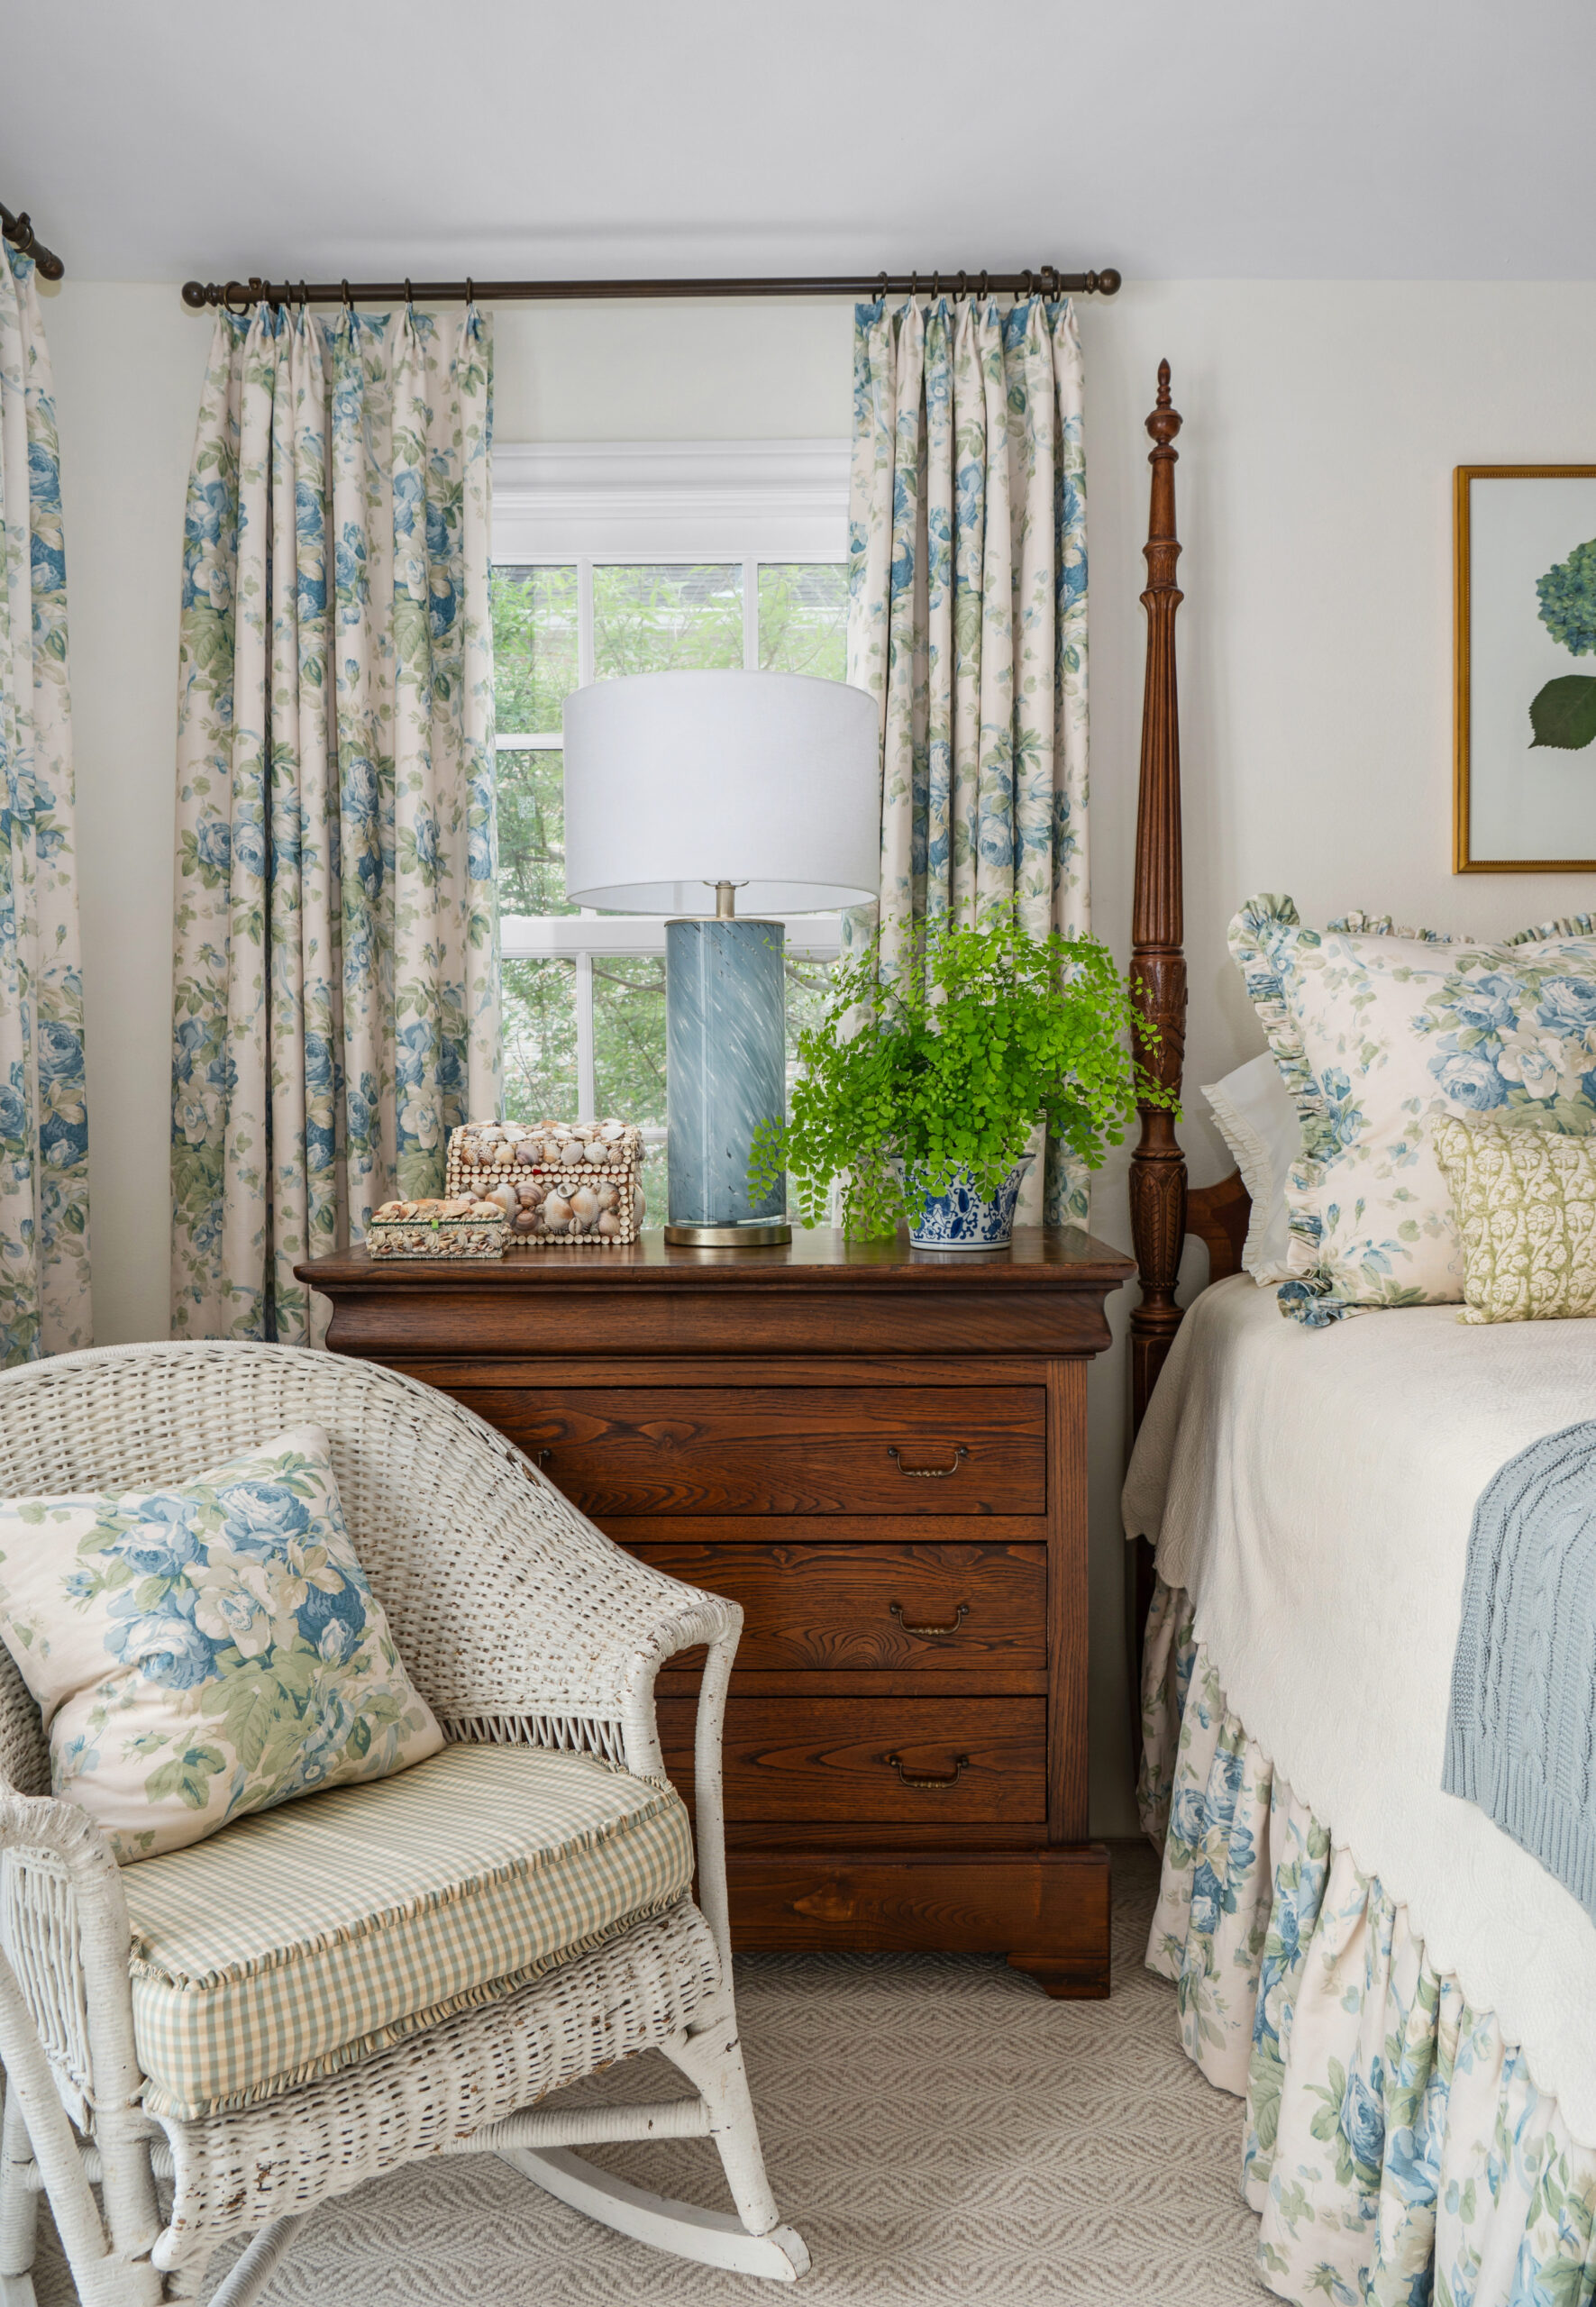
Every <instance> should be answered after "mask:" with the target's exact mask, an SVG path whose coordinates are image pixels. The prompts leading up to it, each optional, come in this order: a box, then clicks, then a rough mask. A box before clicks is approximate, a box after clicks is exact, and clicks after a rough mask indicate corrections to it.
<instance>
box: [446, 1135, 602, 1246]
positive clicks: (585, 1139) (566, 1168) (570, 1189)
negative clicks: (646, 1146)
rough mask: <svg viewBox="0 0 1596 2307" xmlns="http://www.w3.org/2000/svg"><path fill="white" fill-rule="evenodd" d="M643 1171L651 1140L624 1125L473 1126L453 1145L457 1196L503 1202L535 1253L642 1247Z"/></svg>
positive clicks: (451, 1181) (451, 1173)
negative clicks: (555, 1247)
mask: <svg viewBox="0 0 1596 2307" xmlns="http://www.w3.org/2000/svg"><path fill="white" fill-rule="evenodd" d="M642 1168H643V1132H642V1130H641V1129H636V1128H634V1127H633V1126H631V1125H630V1124H629V1123H627V1122H624V1121H583V1122H562V1121H561V1122H556V1121H541V1122H516V1121H505V1122H497V1121H485V1122H475V1121H469V1122H467V1123H466V1124H465V1126H463V1127H462V1128H461V1129H457V1130H454V1131H453V1132H452V1133H451V1135H450V1139H449V1170H448V1187H449V1191H450V1192H451V1194H472V1195H476V1196H478V1197H479V1198H481V1199H486V1200H488V1201H492V1202H497V1205H498V1207H499V1208H501V1209H502V1210H503V1211H504V1213H505V1216H506V1217H507V1218H508V1220H509V1222H510V1228H511V1239H512V1241H515V1242H524V1243H526V1244H528V1245H530V1246H531V1247H532V1248H534V1249H547V1248H549V1247H550V1246H551V1245H552V1244H554V1243H560V1244H565V1243H589V1242H590V1243H593V1244H595V1245H597V1247H598V1248H600V1249H607V1248H616V1249H619V1248H621V1247H623V1246H624V1245H625V1244H626V1243H627V1242H634V1241H635V1240H636V1239H637V1229H638V1227H639V1226H641V1225H642V1223H643V1209H644V1206H645V1205H644V1202H643V1180H642V1177H641V1175H640V1174H639V1173H640V1172H641V1171H642Z"/></svg>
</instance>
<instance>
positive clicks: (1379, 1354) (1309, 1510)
mask: <svg viewBox="0 0 1596 2307" xmlns="http://www.w3.org/2000/svg"><path fill="white" fill-rule="evenodd" d="M1592 1417H1596V1321H1575V1322H1521V1323H1510V1324H1502V1325H1499V1326H1491V1327H1474V1326H1473V1325H1469V1324H1464V1323H1462V1322H1460V1321H1459V1320H1458V1318H1457V1309H1456V1308H1455V1307H1450V1306H1425V1307H1417V1308H1413V1309H1407V1310H1402V1311H1397V1312H1389V1313H1373V1314H1367V1315H1363V1316H1362V1317H1359V1318H1355V1319H1354V1320H1351V1321H1345V1322H1337V1323H1336V1324H1334V1325H1333V1326H1331V1327H1329V1328H1327V1329H1320V1330H1312V1329H1305V1328H1303V1327H1301V1326H1300V1324H1299V1323H1296V1322H1288V1321H1285V1320H1283V1319H1282V1318H1281V1314H1280V1311H1279V1309H1278V1308H1277V1306H1276V1304H1275V1299H1274V1292H1273V1291H1272V1290H1260V1289H1259V1288H1258V1287H1257V1285H1256V1284H1255V1283H1254V1281H1251V1280H1250V1279H1249V1278H1248V1277H1247V1276H1246V1275H1245V1274H1238V1275H1236V1277H1234V1278H1233V1279H1232V1280H1230V1281H1224V1282H1220V1283H1219V1284H1218V1286H1217V1287H1216V1288H1214V1289H1212V1290H1206V1291H1204V1293H1203V1294H1202V1296H1201V1297H1200V1298H1199V1299H1198V1300H1197V1302H1196V1304H1195V1306H1194V1307H1193V1308H1192V1309H1191V1311H1190V1313H1189V1314H1188V1315H1187V1317H1186V1319H1185V1321H1184V1323H1183V1324H1182V1325H1181V1331H1180V1334H1179V1336H1177V1338H1176V1341H1175V1345H1174V1347H1173V1349H1172V1353H1171V1355H1170V1359H1169V1362H1168V1363H1167V1364H1166V1366H1165V1369H1164V1372H1163V1376H1162V1378H1161V1379H1160V1381H1159V1383H1158V1386H1157V1389H1156V1391H1155V1392H1154V1398H1153V1401H1152V1404H1151V1407H1150V1409H1149V1410H1148V1414H1147V1417H1146V1419H1145V1423H1144V1426H1143V1428H1142V1432H1141V1435H1140V1436H1139V1438H1138V1441H1137V1444H1136V1449H1135V1456H1134V1457H1133V1459H1132V1461H1131V1468H1130V1475H1129V1479H1128V1480H1127V1482H1126V1491H1125V1518H1126V1531H1127V1533H1128V1534H1129V1535H1131V1536H1136V1535H1145V1536H1149V1537H1154V1538H1155V1539H1156V1543H1157V1548H1158V1567H1159V1571H1160V1573H1161V1574H1162V1576H1163V1578H1164V1579H1165V1580H1166V1581H1167V1582H1168V1583H1169V1584H1170V1585H1172V1586H1183V1587H1185V1588H1186V1589H1187V1590H1188V1591H1189V1592H1190V1594H1191V1596H1192V1598H1193V1601H1194V1603H1195V1606H1196V1614H1197V1633H1198V1637H1199V1640H1201V1641H1202V1642H1203V1643H1205V1644H1206V1645H1207V1646H1208V1655H1209V1656H1210V1657H1211V1659H1212V1660H1213V1663H1214V1665H1215V1667H1216V1669H1217V1671H1218V1676H1219V1681H1220V1683H1221V1686H1222V1687H1223V1689H1224V1691H1225V1694H1226V1698H1227V1701H1228V1703H1229V1705H1230V1707H1231V1709H1232V1710H1233V1711H1234V1712H1235V1713H1236V1715H1238V1716H1239V1717H1240V1719H1241V1720H1242V1722H1243V1723H1244V1724H1245V1727H1246V1729H1247V1733H1248V1735H1249V1736H1250V1737H1252V1738H1254V1740H1255V1741H1256V1742H1257V1744H1258V1745H1259V1746H1262V1747H1263V1750H1264V1752H1265V1754H1267V1755H1268V1756H1269V1758H1270V1760H1271V1762H1272V1764H1274V1766H1275V1768H1276V1769H1277V1770H1278V1771H1279V1773H1280V1774H1281V1776H1282V1777H1283V1778H1284V1779H1285V1780H1286V1782H1287V1783H1288V1784H1289V1785H1290V1787H1291V1789H1292V1791H1293V1792H1295V1793H1296V1794H1297V1795H1298V1796H1299V1797H1300V1799H1301V1800H1302V1801H1305V1802H1307V1803H1309V1805H1310V1806H1311V1808H1312V1809H1313V1810H1316V1811H1317V1812H1318V1816H1319V1817H1320V1818H1321V1819H1324V1820H1325V1822H1326V1823H1327V1825H1328V1827H1329V1828H1330V1831H1331V1835H1332V1837H1333V1838H1334V1840H1335V1841H1336V1843H1337V1844H1345V1846H1346V1847H1348V1848H1349V1849H1350V1850H1351V1852H1352V1854H1353V1856H1354V1859H1355V1860H1356V1862H1357V1864H1358V1865H1360V1866H1361V1867H1362V1868H1363V1870H1364V1871H1365V1872H1366V1873H1371V1874H1378V1875H1379V1876H1380V1878H1381V1881H1382V1883H1383V1884H1384V1885H1385V1887H1386V1889H1387V1891H1388V1892H1390V1893H1391V1896H1392V1897H1393V1898H1394V1899H1396V1900H1398V1901H1405V1902H1406V1904H1407V1907H1408V1910H1409V1919H1410V1920H1411V1921H1412V1923H1413V1925H1414V1927H1415V1929H1417V1930H1418V1932H1420V1934H1421V1935H1422V1936H1423V1938H1424V1940H1425V1945H1426V1952H1427V1955H1428V1956H1429V1959H1430V1960H1431V1962H1433V1963H1434V1964H1435V1965H1436V1967H1437V1969H1439V1970H1442V1971H1453V1972H1455V1973H1456V1974H1457V1977H1458V1979H1459V1980H1460V1982H1461V1983H1462V1986H1463V1990H1464V1994H1465V1995H1466V1996H1467V1998H1468V2000H1469V2001H1470V2002H1472V2003H1473V2005H1474V2006H1475V2008H1476V2009H1479V2010H1482V2011H1487V2010H1489V2011H1495V2012H1496V2014H1497V2016H1498V2018H1499V2019H1500V2021H1501V2026H1502V2031H1503V2034H1504V2036H1505V2038H1506V2039H1507V2040H1508V2041H1509V2042H1514V2041H1517V2042H1518V2043H1520V2044H1522V2046H1523V2047H1524V2051H1525V2054H1526V2056H1527V2059H1528V2065H1529V2070H1530V2074H1531V2075H1532V2077H1533V2079H1534V2081H1535V2083H1536V2084H1537V2087H1538V2088H1539V2089H1540V2090H1541V2091H1543V2092H1549V2093H1553V2094H1554V2095H1555V2097H1556V2099H1557V2100H1558V2102H1559V2103H1560V2105H1561V2107H1562V2110H1563V2113H1564V2118H1565V2119H1566V2120H1567V2122H1568V2124H1569V2127H1570V2129H1572V2131H1573V2134H1574V2137H1575V2138H1577V2139H1578V2140H1579V2142H1580V2143H1581V2145H1582V2146H1586V2147H1596V1925H1592V1923H1591V1920H1590V1918H1589V1917H1588V1916H1587V1915H1586V1914H1585V1913H1584V1911H1583V1910H1582V1908H1581V1907H1580V1906H1579V1905H1578V1904H1577V1903H1576V1902H1575V1901H1574V1900H1573V1898H1572V1897H1571V1896H1570V1894H1569V1892H1567V1891H1565V1890H1564V1887H1563V1885H1562V1884H1561V1883H1559V1882H1557V1881H1556V1880H1555V1877H1554V1876H1552V1875H1550V1874H1547V1873H1546V1871H1545V1869H1544V1868H1543V1867H1542V1866H1540V1865H1538V1864H1537V1861H1536V1860H1535V1859H1533V1858H1531V1857H1530V1856H1528V1853H1527V1852H1525V1851H1522V1850H1520V1849H1519V1848H1518V1846H1517V1845H1516V1844H1515V1843H1512V1842H1510V1841H1509V1839H1508V1837H1507V1836H1506V1835H1504V1834H1503V1833H1502V1832H1501V1830H1500V1828H1497V1827H1495V1826H1493V1825H1492V1824H1491V1821H1490V1820H1489V1819H1487V1818H1486V1817H1485V1815H1484V1814H1483V1812H1482V1811H1481V1810H1476V1809H1475V1808H1474V1806H1473V1804H1472V1803H1468V1802H1464V1801H1460V1800H1459V1799H1458V1798H1456V1797H1455V1796H1453V1795H1449V1794H1443V1793H1442V1792H1441V1761H1442V1754H1443V1750H1444V1746H1445V1740H1446V1707H1447V1699H1448V1695H1449V1691H1450V1685H1451V1673H1452V1654H1453V1650H1454V1647H1455V1643H1456V1638H1457V1627H1458V1618H1459V1612H1460V1608H1461V1602H1462V1594H1463V1575H1464V1562H1465V1560H1466V1557H1467V1553H1468V1538H1469V1526H1470V1523H1471V1521H1472V1519H1473V1509H1474V1501H1475V1500H1476V1499H1477V1498H1478V1497H1479V1494H1480V1492H1481V1491H1482V1489H1483V1488H1484V1486H1485V1484H1486V1482H1488V1481H1489V1480H1490V1478H1491V1475H1492V1474H1493V1473H1495V1472H1496V1469H1497V1468H1498V1467H1499V1466H1500V1464H1502V1463H1503V1461H1504V1460H1505V1459H1507V1458H1509V1457H1511V1456H1512V1455H1513V1454H1514V1453H1515V1452H1516V1451H1518V1450H1521V1449H1523V1448H1524V1447H1525V1445H1527V1444H1528V1443H1530V1442H1533V1441H1534V1440H1535V1439H1536V1437H1537V1436H1539V1435H1542V1434H1550V1433H1555V1431H1556V1429H1557V1428H1558V1427H1564V1426H1570V1425H1573V1423H1574V1422H1575V1421H1576V1420H1577V1419H1580V1418H1592Z"/></svg>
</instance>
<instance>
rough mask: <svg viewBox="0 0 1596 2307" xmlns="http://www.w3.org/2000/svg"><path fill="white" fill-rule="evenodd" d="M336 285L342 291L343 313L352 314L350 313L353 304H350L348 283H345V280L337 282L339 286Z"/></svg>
mask: <svg viewBox="0 0 1596 2307" xmlns="http://www.w3.org/2000/svg"><path fill="white" fill-rule="evenodd" d="M338 285H339V287H341V288H342V291H343V309H344V311H345V312H346V313H352V312H353V310H354V304H353V302H352V300H351V296H350V293H349V283H348V281H347V280H341V281H340V282H339V284H338Z"/></svg>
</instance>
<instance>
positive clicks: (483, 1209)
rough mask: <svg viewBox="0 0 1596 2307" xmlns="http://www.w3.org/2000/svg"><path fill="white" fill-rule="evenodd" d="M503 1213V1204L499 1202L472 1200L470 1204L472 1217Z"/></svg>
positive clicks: (494, 1215) (496, 1215) (501, 1215)
mask: <svg viewBox="0 0 1596 2307" xmlns="http://www.w3.org/2000/svg"><path fill="white" fill-rule="evenodd" d="M504 1214H505V1213H504V1206H503V1204H502V1203H500V1202H497V1201H474V1202H472V1204H471V1216H472V1217H482V1218H488V1217H503V1216H504Z"/></svg>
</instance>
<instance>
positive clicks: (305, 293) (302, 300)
mask: <svg viewBox="0 0 1596 2307" xmlns="http://www.w3.org/2000/svg"><path fill="white" fill-rule="evenodd" d="M299 309H300V311H301V312H302V313H307V312H309V310H310V289H309V287H308V286H307V284H306V282H305V281H304V280H301V281H300V283H299Z"/></svg>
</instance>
